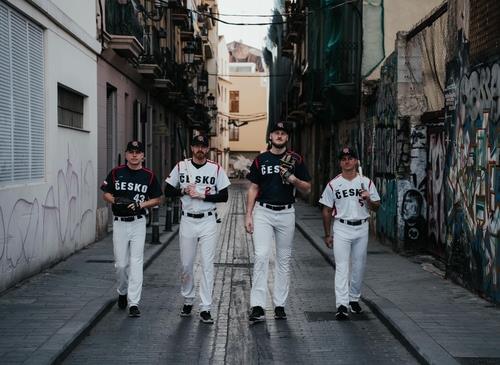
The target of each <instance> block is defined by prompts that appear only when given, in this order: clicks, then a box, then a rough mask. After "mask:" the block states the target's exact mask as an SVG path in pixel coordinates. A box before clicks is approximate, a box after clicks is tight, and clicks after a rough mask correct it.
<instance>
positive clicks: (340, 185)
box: [319, 147, 380, 320]
mask: <svg viewBox="0 0 500 365" xmlns="http://www.w3.org/2000/svg"><path fill="white" fill-rule="evenodd" d="M339 160H340V167H341V169H342V173H341V174H340V175H338V176H337V177H335V178H334V179H332V180H331V181H330V182H329V183H328V185H327V186H326V187H325V190H324V191H323V194H322V195H321V198H320V200H319V202H320V203H321V204H323V206H324V207H323V211H322V215H323V227H324V230H325V237H324V240H325V244H326V245H327V247H329V248H332V246H333V253H334V255H335V299H336V308H337V313H336V318H337V319H338V320H344V319H349V312H348V309H347V308H348V307H349V309H350V310H351V312H353V313H361V312H362V311H363V310H362V308H361V306H360V305H359V298H360V297H361V284H362V280H363V273H364V270H365V263H366V250H367V246H368V218H369V217H370V213H369V209H371V210H377V209H378V207H379V206H380V197H379V195H378V193H377V189H376V188H375V184H373V182H372V181H371V180H370V179H368V178H367V177H364V176H361V175H360V174H358V172H357V167H358V159H357V155H356V152H355V151H354V150H353V149H352V148H350V147H345V148H343V149H342V150H341V152H340V154H339ZM332 217H333V218H334V222H333V225H332ZM332 229H333V238H332ZM349 265H351V272H350V275H349Z"/></svg>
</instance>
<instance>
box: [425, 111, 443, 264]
mask: <svg viewBox="0 0 500 365" xmlns="http://www.w3.org/2000/svg"><path fill="white" fill-rule="evenodd" d="M445 139H446V137H445V133H444V122H441V121H437V120H435V121H432V122H431V123H428V124H427V143H428V149H429V152H428V159H427V199H426V201H427V235H428V240H427V245H428V248H429V250H430V251H431V252H433V253H435V254H436V255H438V256H440V257H445V256H446V253H445V251H446V219H445V217H446V215H445V205H444V202H445V193H444V182H445V178H444V164H445V154H446V147H445V142H446V141H445Z"/></svg>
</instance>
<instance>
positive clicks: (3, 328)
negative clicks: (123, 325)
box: [0, 220, 178, 364]
mask: <svg viewBox="0 0 500 365" xmlns="http://www.w3.org/2000/svg"><path fill="white" fill-rule="evenodd" d="M160 222H161V220H160ZM162 229H163V227H161V226H160V233H161V235H160V241H161V244H154V245H152V244H149V243H146V246H145V252H144V266H145V267H147V266H148V265H149V264H150V263H151V262H152V261H153V260H154V259H155V257H156V256H157V255H159V254H160V253H161V251H162V250H163V249H164V248H165V247H166V246H167V245H168V243H169V242H170V241H171V240H172V238H173V237H175V235H176V234H177V230H178V227H177V226H174V228H173V231H172V232H162V231H161V230H162ZM148 232H149V234H150V232H151V227H149V228H148ZM149 234H148V236H149ZM148 238H149V237H148ZM146 242H148V239H146ZM113 261H114V259H113V243H112V235H108V236H107V237H105V238H104V239H103V240H101V241H99V242H96V243H94V244H91V245H89V246H88V247H87V248H85V249H82V250H80V251H79V252H77V253H75V254H73V255H72V256H70V257H68V258H67V259H66V260H64V261H62V262H60V263H58V264H57V265H55V266H53V267H52V268H50V269H47V270H45V271H43V272H42V273H40V274H37V275H35V276H33V277H31V278H29V279H27V280H25V281H23V282H21V283H19V284H17V285H16V286H15V287H13V288H11V289H9V290H7V291H5V292H3V293H2V294H1V295H0V333H1V334H2V335H1V336H0V363H1V364H50V363H53V362H55V361H57V360H58V359H59V358H60V357H61V356H63V355H64V354H65V353H66V352H68V351H70V350H71V349H72V347H73V346H74V344H75V343H76V342H77V341H78V340H79V339H80V338H81V337H83V336H84V335H85V334H86V333H87V332H88V330H89V329H90V328H91V327H92V326H93V325H94V324H95V323H96V322H97V321H98V320H99V318H100V317H101V316H102V315H103V314H104V313H106V311H107V310H108V309H109V308H110V307H111V306H113V304H114V303H115V302H116V299H117V294H116V289H115V277H114V266H113Z"/></svg>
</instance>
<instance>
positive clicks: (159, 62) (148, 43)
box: [137, 27, 166, 79]
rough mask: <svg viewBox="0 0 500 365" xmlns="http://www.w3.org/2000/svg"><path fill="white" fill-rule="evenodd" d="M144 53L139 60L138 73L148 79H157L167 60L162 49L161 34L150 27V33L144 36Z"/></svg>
mask: <svg viewBox="0 0 500 365" xmlns="http://www.w3.org/2000/svg"><path fill="white" fill-rule="evenodd" d="M143 40H144V43H143V44H144V53H143V54H142V55H141V57H140V58H139V65H138V67H137V71H138V72H139V73H140V74H141V75H142V76H144V77H146V78H150V79H151V78H156V77H158V76H159V75H160V74H161V73H162V66H164V64H165V62H166V59H165V57H164V54H162V48H160V32H159V31H158V30H157V29H156V28H154V27H150V31H149V32H147V33H145V34H144V38H143Z"/></svg>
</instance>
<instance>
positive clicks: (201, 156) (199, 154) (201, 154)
mask: <svg viewBox="0 0 500 365" xmlns="http://www.w3.org/2000/svg"><path fill="white" fill-rule="evenodd" d="M195 156H196V159H198V160H204V159H205V158H207V153H205V152H203V151H198V152H196V153H195Z"/></svg>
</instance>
